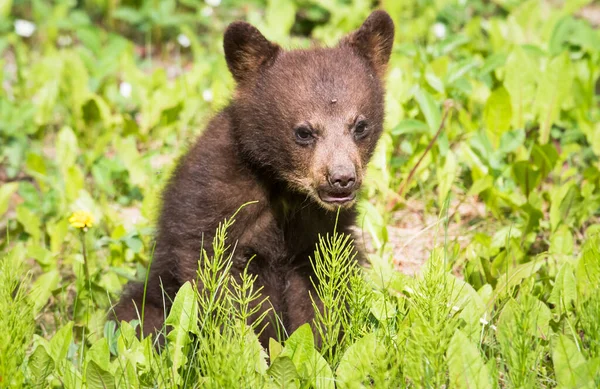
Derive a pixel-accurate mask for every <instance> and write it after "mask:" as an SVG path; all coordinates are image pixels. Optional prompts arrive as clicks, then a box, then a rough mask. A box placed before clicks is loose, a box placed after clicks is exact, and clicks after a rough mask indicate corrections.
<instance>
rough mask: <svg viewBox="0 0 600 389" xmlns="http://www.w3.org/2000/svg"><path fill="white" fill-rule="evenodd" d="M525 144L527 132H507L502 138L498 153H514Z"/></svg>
mask: <svg viewBox="0 0 600 389" xmlns="http://www.w3.org/2000/svg"><path fill="white" fill-rule="evenodd" d="M524 142H525V131H524V130H514V131H507V132H505V133H503V134H502V136H501V137H500V147H499V148H498V151H500V152H501V153H512V152H514V151H515V150H517V148H518V147H519V146H521V145H523V143H524Z"/></svg>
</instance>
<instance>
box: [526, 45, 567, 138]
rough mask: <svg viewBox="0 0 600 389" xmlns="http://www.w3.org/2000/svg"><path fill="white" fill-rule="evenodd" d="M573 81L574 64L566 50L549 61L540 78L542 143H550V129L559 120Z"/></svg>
mask: <svg viewBox="0 0 600 389" xmlns="http://www.w3.org/2000/svg"><path fill="white" fill-rule="evenodd" d="M572 83H573V65H572V64H571V59H570V58H569V53H568V52H564V53H563V54H562V55H560V56H558V57H556V58H554V59H553V60H552V61H550V62H549V63H548V66H547V67H546V69H545V71H544V72H543V73H542V76H541V78H540V82H539V88H538V91H537V95H536V99H535V103H536V111H537V115H538V120H539V123H540V135H539V141H540V143H541V144H546V143H548V140H549V139H550V129H551V128H552V124H554V122H556V121H557V120H558V117H559V112H560V107H561V104H562V103H563V101H564V100H565V99H566V98H567V97H568V95H569V92H570V91H571V85H572Z"/></svg>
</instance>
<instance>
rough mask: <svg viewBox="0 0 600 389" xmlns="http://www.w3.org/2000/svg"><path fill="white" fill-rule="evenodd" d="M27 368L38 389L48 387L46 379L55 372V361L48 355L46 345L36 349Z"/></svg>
mask: <svg viewBox="0 0 600 389" xmlns="http://www.w3.org/2000/svg"><path fill="white" fill-rule="evenodd" d="M27 366H28V367H29V370H30V371H31V374H32V375H33V377H32V378H33V380H32V381H33V382H34V385H35V386H36V387H46V385H45V381H46V378H47V377H48V376H49V375H50V374H51V373H52V372H53V371H54V361H53V360H52V358H50V355H48V351H46V346H45V345H44V344H40V345H38V346H37V347H36V348H35V351H34V352H33V354H32V355H31V357H29V363H28V364H27Z"/></svg>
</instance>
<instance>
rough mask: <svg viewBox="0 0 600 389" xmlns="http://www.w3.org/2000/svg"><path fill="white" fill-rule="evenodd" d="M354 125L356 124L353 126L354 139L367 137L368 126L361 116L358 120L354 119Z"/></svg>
mask: <svg viewBox="0 0 600 389" xmlns="http://www.w3.org/2000/svg"><path fill="white" fill-rule="evenodd" d="M355 123H356V124H354V136H355V137H356V139H361V138H363V137H364V136H366V135H367V132H368V129H369V126H368V124H367V121H366V120H365V118H364V117H363V116H359V117H358V118H356V122H355Z"/></svg>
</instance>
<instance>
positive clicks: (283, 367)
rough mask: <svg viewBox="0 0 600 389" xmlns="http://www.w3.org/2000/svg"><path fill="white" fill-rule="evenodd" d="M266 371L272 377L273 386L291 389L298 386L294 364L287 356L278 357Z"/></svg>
mask: <svg viewBox="0 0 600 389" xmlns="http://www.w3.org/2000/svg"><path fill="white" fill-rule="evenodd" d="M267 373H268V374H269V375H270V376H271V377H272V378H273V383H274V384H275V387H277V388H282V389H284V388H285V389H288V388H289V389H293V388H298V387H299V385H298V380H299V378H300V377H299V376H298V372H297V371H296V367H295V366H294V362H292V360H291V359H290V358H289V357H279V358H277V359H276V360H275V361H273V364H272V365H271V367H270V368H269V370H268V371H267Z"/></svg>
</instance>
